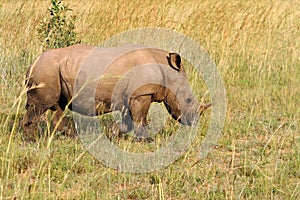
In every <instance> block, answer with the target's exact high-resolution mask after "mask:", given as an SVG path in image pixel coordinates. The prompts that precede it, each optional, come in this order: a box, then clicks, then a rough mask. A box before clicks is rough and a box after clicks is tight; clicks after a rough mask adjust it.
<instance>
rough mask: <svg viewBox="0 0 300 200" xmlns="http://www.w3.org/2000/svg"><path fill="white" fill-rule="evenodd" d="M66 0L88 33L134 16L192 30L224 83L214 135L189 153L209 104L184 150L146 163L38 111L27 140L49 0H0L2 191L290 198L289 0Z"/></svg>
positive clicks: (94, 40) (13, 194)
mask: <svg viewBox="0 0 300 200" xmlns="http://www.w3.org/2000/svg"><path fill="white" fill-rule="evenodd" d="M65 3H67V4H68V5H69V7H70V8H72V9H73V11H72V12H71V14H73V15H76V16H77V21H76V24H75V25H76V31H77V33H78V38H79V39H80V40H81V41H82V43H88V44H94V45H97V44H99V43H101V41H103V40H105V39H107V38H109V37H110V36H112V35H114V34H116V33H120V32H122V31H126V30H130V29H134V28H142V27H165V28H168V29H172V30H176V31H179V32H181V33H183V34H186V35H188V36H189V37H191V38H192V39H194V40H195V41H197V42H199V43H200V44H201V45H202V46H203V47H204V49H206V50H207V51H208V52H209V54H210V55H211V57H212V58H213V59H214V61H215V62H216V64H217V66H218V69H219V71H220V73H221V76H222V78H223V80H224V83H225V87H226V90H227V103H228V105H227V106H228V108H227V116H226V122H225V127H224V131H223V135H222V137H221V138H220V140H219V143H218V145H216V146H215V148H214V150H213V151H212V152H211V153H210V154H209V156H208V157H207V158H205V159H203V160H201V161H200V162H199V163H198V164H196V165H194V163H195V162H196V161H197V159H198V158H197V155H198V153H199V145H200V144H201V141H202V139H203V137H204V136H203V134H205V130H206V128H207V126H208V125H209V115H208V114H207V115H205V117H204V119H203V120H202V123H203V126H204V128H203V129H201V130H199V133H198V135H197V137H196V139H195V141H194V143H193V145H192V146H191V147H190V149H189V150H188V152H187V153H186V154H185V155H184V156H182V157H181V158H180V159H179V160H177V161H176V162H175V163H173V164H172V165H171V166H169V167H167V168H165V169H162V170H160V171H155V172H151V173H145V174H131V173H122V172H119V171H116V170H113V169H109V168H106V167H105V166H104V165H102V164H101V163H100V162H99V161H97V160H96V159H95V158H93V157H92V156H91V155H90V154H89V153H88V152H87V151H86V150H85V149H84V147H83V145H82V144H81V142H80V140H78V139H69V138H66V137H64V136H61V135H59V134H58V135H57V136H56V137H54V138H53V139H52V138H51V137H47V135H49V130H48V129H47V123H45V124H44V129H43V130H44V134H43V135H44V136H43V137H41V138H40V139H39V140H38V141H37V142H36V143H26V142H24V141H23V140H22V137H21V136H22V134H23V130H22V128H21V127H20V125H19V122H20V120H21V119H22V117H23V116H24V114H25V108H24V105H25V97H26V96H25V94H24V85H23V83H24V76H25V72H26V70H27V68H28V66H29V65H30V64H31V63H32V62H33V61H34V60H35V59H36V58H37V56H38V55H39V54H40V53H41V51H42V46H41V44H40V43H39V41H38V37H37V32H36V28H37V27H38V26H39V24H40V22H41V20H42V19H43V18H45V17H47V8H48V7H49V6H50V1H48V0H47V1H45V0H43V1H42V0H38V1H21V0H15V1H9V0H0V35H1V36H0V52H1V54H0V76H1V77H0V199H23V198H24V199H45V198H47V199H48V198H49V199H56V198H57V199H83V198H86V199H93V198H97V199H295V200H296V199H299V198H300V134H299V133H300V111H299V109H300V106H299V105H300V56H299V55H300V4H299V2H298V1H289V0H274V1H258V0H254V1H234V0H225V1H218V0H202V1H196V0H184V1H171V0H167V1H158V0H154V1H149V0H144V1H139V0H135V1H130V0H115V1H96V0H87V1H79V0H66V1H65ZM191 79H193V77H191ZM196 89H201V88H196ZM166 137H167V136H166ZM132 145H136V146H139V145H140V144H132ZM133 147H134V146H133ZM136 148H140V147H136Z"/></svg>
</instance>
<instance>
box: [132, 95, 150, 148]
mask: <svg viewBox="0 0 300 200" xmlns="http://www.w3.org/2000/svg"><path fill="white" fill-rule="evenodd" d="M151 99H152V97H151V95H144V96H137V97H132V98H131V99H130V103H129V106H130V110H131V116H132V120H133V122H134V134H135V136H136V137H137V140H138V141H147V142H151V141H153V139H152V138H151V137H150V135H149V134H148V132H147V130H146V126H147V125H148V123H147V114H148V111H149V108H150V104H151Z"/></svg>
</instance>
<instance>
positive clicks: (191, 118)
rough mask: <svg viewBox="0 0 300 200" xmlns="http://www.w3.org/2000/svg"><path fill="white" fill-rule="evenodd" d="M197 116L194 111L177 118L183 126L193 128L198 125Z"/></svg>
mask: <svg viewBox="0 0 300 200" xmlns="http://www.w3.org/2000/svg"><path fill="white" fill-rule="evenodd" d="M198 119H199V114H198V113H197V112H196V111H189V112H187V113H186V114H183V115H181V116H180V117H179V120H178V121H179V122H180V123H181V124H182V125H185V126H193V125H195V124H197V123H198Z"/></svg>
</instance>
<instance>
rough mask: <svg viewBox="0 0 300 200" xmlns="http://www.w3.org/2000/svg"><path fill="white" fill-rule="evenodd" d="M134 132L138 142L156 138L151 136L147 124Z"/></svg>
mask: <svg viewBox="0 0 300 200" xmlns="http://www.w3.org/2000/svg"><path fill="white" fill-rule="evenodd" d="M134 134H135V137H136V140H137V141H138V142H147V143H151V142H154V140H153V139H152V138H151V137H150V135H149V133H148V132H147V130H146V127H145V126H141V127H139V128H138V129H137V130H135V131H134Z"/></svg>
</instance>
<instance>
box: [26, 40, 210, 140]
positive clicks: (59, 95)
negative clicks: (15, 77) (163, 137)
mask: <svg viewBox="0 0 300 200" xmlns="http://www.w3.org/2000/svg"><path fill="white" fill-rule="evenodd" d="M26 84H27V87H28V91H27V104H26V109H27V112H26V116H25V118H24V120H23V127H24V129H25V131H26V133H27V135H28V134H30V132H31V130H33V129H34V128H35V125H36V123H37V121H38V120H39V118H40V117H41V115H42V114H43V113H44V112H45V111H46V110H48V109H51V110H52V111H56V112H55V116H54V119H53V123H54V124H56V123H57V122H58V121H59V119H60V117H61V116H62V114H63V112H64V110H65V109H66V107H68V108H69V109H71V110H73V111H75V112H77V113H80V114H83V115H87V116H95V115H100V114H104V113H108V112H112V111H114V110H119V111H121V112H122V124H121V126H120V127H121V131H122V132H129V131H131V130H133V129H134V132H135V135H136V136H137V138H138V139H147V138H148V134H147V132H146V129H145V127H146V126H147V114H148V110H149V108H150V104H151V103H152V102H163V103H164V105H165V106H166V108H167V110H168V112H169V113H170V114H171V116H172V117H173V118H174V119H175V120H178V121H179V122H181V123H182V124H184V125H191V124H192V123H193V121H194V120H195V119H196V118H197V117H198V116H199V115H201V114H202V113H203V112H204V111H205V110H206V109H207V108H208V107H209V106H210V104H206V105H200V104H199V103H198V101H197V99H196V98H195V96H194V95H193V94H192V92H191V89H190V87H189V85H188V82H187V80H186V73H185V70H184V68H183V66H182V64H181V58H180V56H179V55H178V54H176V53H168V52H167V51H165V50H161V49H157V48H152V47H146V46H142V45H126V46H122V47H111V48H100V47H94V46H89V45H74V46H70V47H67V48H60V49H53V50H48V51H46V52H44V53H43V54H42V55H41V56H40V57H39V58H38V59H37V60H36V61H35V63H34V64H33V65H32V66H31V67H30V68H29V69H28V71H27V75H26ZM66 124H67V119H65V118H63V120H60V124H59V125H58V130H63V129H64V128H65V127H66ZM148 139H149V138H148Z"/></svg>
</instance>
